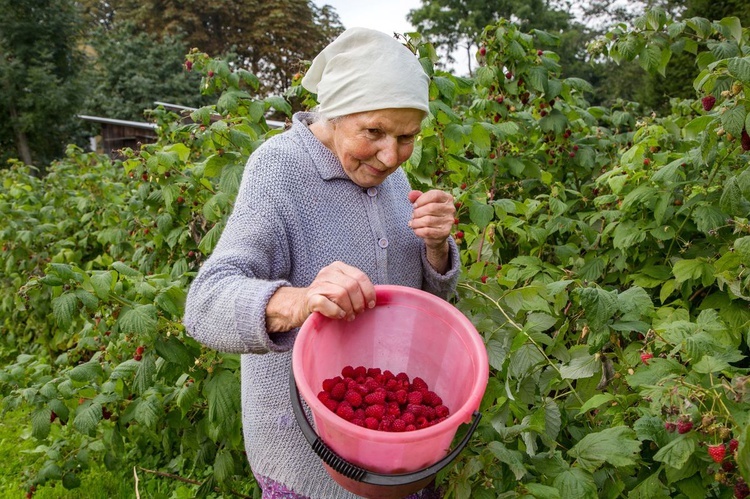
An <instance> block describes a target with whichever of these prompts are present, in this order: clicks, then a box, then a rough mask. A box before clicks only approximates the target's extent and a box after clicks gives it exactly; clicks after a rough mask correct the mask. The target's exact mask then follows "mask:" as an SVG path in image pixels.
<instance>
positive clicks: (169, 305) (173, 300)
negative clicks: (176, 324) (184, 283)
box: [154, 286, 187, 318]
mask: <svg viewBox="0 0 750 499" xmlns="http://www.w3.org/2000/svg"><path fill="white" fill-rule="evenodd" d="M186 295H187V293H186V292H185V290H184V289H183V288H181V287H180V286H170V287H168V288H167V289H163V290H162V291H160V292H159V294H158V295H156V298H155V299H154V303H156V305H157V306H158V307H159V308H160V309H161V310H163V311H165V312H167V313H168V314H169V315H171V316H172V317H174V318H180V317H182V314H183V312H184V310H185V298H186Z"/></svg>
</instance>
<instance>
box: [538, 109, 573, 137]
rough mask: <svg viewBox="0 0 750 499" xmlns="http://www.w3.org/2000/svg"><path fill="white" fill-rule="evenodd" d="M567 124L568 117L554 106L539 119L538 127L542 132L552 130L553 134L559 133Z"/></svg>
mask: <svg viewBox="0 0 750 499" xmlns="http://www.w3.org/2000/svg"><path fill="white" fill-rule="evenodd" d="M567 126H568V117H567V116H565V115H564V114H563V113H562V112H561V111H559V110H558V109H556V108H555V109H552V111H550V113H549V114H548V115H547V116H545V117H544V118H542V119H540V120H539V127H540V128H541V129H542V131H543V132H553V133H555V135H561V134H562V133H563V132H564V131H565V128H566V127H567Z"/></svg>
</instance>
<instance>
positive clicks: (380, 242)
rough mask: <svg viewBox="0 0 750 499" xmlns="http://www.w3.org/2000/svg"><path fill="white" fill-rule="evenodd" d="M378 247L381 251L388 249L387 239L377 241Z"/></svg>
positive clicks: (382, 238)
mask: <svg viewBox="0 0 750 499" xmlns="http://www.w3.org/2000/svg"><path fill="white" fill-rule="evenodd" d="M378 246H380V247H381V248H383V249H385V248H387V247H388V239H386V238H384V237H381V238H380V239H378Z"/></svg>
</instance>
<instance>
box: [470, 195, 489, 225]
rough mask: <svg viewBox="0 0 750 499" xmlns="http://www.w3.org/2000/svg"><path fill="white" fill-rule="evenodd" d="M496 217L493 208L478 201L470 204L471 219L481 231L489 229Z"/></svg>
mask: <svg viewBox="0 0 750 499" xmlns="http://www.w3.org/2000/svg"><path fill="white" fill-rule="evenodd" d="M494 215H495V209H494V208H493V207H492V206H489V205H487V204H484V203H479V202H476V201H472V202H471V203H470V204H469V218H471V221H472V223H474V224H475V225H477V226H478V227H479V228H480V229H483V228H485V227H487V225H489V223H490V222H491V221H492V218H493V217H494Z"/></svg>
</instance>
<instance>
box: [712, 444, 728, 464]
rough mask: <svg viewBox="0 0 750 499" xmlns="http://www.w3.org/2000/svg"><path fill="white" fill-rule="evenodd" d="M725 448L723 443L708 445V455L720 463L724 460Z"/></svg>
mask: <svg viewBox="0 0 750 499" xmlns="http://www.w3.org/2000/svg"><path fill="white" fill-rule="evenodd" d="M726 451H727V450H726V448H725V447H724V444H716V445H709V446H708V455H709V456H711V459H713V460H714V462H715V463H720V462H722V461H723V460H724V454H726Z"/></svg>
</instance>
